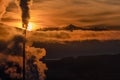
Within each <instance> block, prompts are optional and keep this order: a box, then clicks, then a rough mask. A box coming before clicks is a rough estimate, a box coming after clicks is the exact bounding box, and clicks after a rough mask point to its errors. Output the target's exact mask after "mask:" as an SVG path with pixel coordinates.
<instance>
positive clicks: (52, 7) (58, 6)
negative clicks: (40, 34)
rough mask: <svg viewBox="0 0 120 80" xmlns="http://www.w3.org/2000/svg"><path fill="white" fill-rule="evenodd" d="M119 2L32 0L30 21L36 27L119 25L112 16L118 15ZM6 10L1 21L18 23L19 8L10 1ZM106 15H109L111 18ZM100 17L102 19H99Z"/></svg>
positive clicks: (103, 0) (119, 11)
mask: <svg viewBox="0 0 120 80" xmlns="http://www.w3.org/2000/svg"><path fill="white" fill-rule="evenodd" d="M119 2H120V1H119V0H115V1H112V0H91V1H89V0H86V1H84V0H64V1H63V0H34V1H33V4H32V6H31V10H30V12H31V20H30V21H31V22H33V23H35V24H36V25H37V26H36V28H39V27H51V26H52V27H53V26H64V25H68V24H76V25H79V26H86V25H95V24H106V25H112V24H114V25H120V23H118V22H119V20H120V19H119V18H118V19H116V18H114V17H116V16H120V15H119V13H120V7H119V5H117V4H119ZM113 4H114V5H113ZM6 11H7V12H6V13H5V15H4V16H3V22H5V23H6V24H8V23H7V20H8V21H11V22H10V25H12V24H13V25H14V22H16V23H20V20H21V15H20V10H19V8H18V7H17V6H16V5H15V3H13V2H12V3H10V4H9V7H7V10H6ZM108 16H109V17H110V16H111V18H109V17H108ZM10 18H11V19H10ZM90 18H91V19H90ZM89 19H90V20H91V21H88V22H86V23H84V22H83V20H86V21H87V20H89ZM99 19H100V20H99ZM102 19H104V21H101V20H102ZM80 20H81V22H80ZM95 20H96V21H95ZM94 21H95V22H94ZM90 22H92V23H90ZM15 26H16V25H15Z"/></svg>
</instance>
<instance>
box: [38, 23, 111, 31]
mask: <svg viewBox="0 0 120 80" xmlns="http://www.w3.org/2000/svg"><path fill="white" fill-rule="evenodd" d="M53 30H69V31H73V30H93V31H102V30H109V29H108V28H107V27H105V26H103V25H95V26H90V27H79V26H76V25H73V24H70V25H68V26H65V27H62V28H59V27H47V28H43V29H37V31H53Z"/></svg>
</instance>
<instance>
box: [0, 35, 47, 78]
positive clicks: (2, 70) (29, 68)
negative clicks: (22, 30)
mask: <svg viewBox="0 0 120 80" xmlns="http://www.w3.org/2000/svg"><path fill="white" fill-rule="evenodd" d="M24 40H25V38H24V37H23V36H21V35H16V36H14V37H13V38H12V39H11V40H10V41H6V42H5V41H4V42H3V41H0V46H3V45H5V46H4V47H0V48H1V49H3V50H4V51H3V50H2V51H0V80H22V78H23V72H22V71H23V57H22V55H21V54H22V49H21V48H22V46H21V43H23V41H24ZM1 49H0V50H1ZM45 55H46V50H45V49H44V48H35V47H30V46H26V58H25V60H26V75H25V76H26V80H45V77H46V76H45V73H44V71H46V70H47V66H46V64H45V63H43V62H42V61H41V59H42V58H43V57H44V56H45Z"/></svg>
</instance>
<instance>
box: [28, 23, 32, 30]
mask: <svg viewBox="0 0 120 80" xmlns="http://www.w3.org/2000/svg"><path fill="white" fill-rule="evenodd" d="M32 29H33V26H32V23H29V24H28V27H27V30H28V31H32Z"/></svg>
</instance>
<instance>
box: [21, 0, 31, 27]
mask: <svg viewBox="0 0 120 80" xmlns="http://www.w3.org/2000/svg"><path fill="white" fill-rule="evenodd" d="M30 2H31V0H20V8H21V11H22V25H23V27H24V28H27V25H28V23H29V19H30V7H29V6H30Z"/></svg>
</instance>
